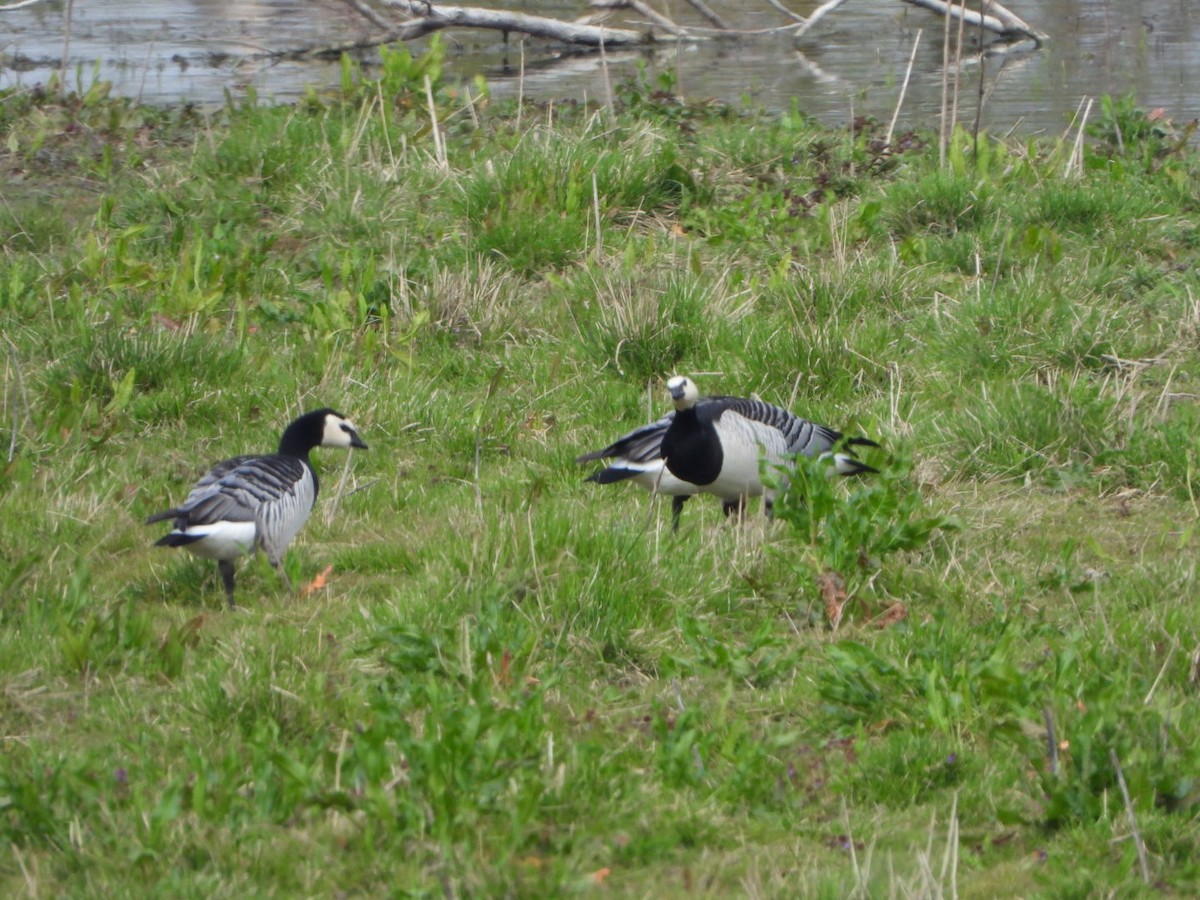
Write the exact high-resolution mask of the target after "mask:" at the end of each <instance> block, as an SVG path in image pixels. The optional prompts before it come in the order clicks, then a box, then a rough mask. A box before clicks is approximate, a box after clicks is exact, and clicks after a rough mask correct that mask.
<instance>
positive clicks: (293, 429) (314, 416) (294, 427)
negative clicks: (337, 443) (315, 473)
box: [279, 409, 329, 462]
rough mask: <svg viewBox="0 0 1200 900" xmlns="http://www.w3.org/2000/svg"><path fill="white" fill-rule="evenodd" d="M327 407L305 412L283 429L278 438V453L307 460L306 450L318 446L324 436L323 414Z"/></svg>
mask: <svg viewBox="0 0 1200 900" xmlns="http://www.w3.org/2000/svg"><path fill="white" fill-rule="evenodd" d="M328 412H329V410H327V409H318V410H314V411H313V412H310V413H305V414H304V415H302V416H301V417H300V418H298V419H296V420H295V421H293V422H292V424H290V425H288V427H287V428H285V429H284V430H283V436H282V437H281V438H280V439H279V455H280V456H294V457H296V458H297V459H302V460H304V461H305V462H308V452H309V451H310V450H312V448H313V447H318V446H320V444H321V441H322V440H324V438H325V416H326V414H327V413H328Z"/></svg>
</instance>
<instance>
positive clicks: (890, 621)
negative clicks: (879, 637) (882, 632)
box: [874, 602, 908, 628]
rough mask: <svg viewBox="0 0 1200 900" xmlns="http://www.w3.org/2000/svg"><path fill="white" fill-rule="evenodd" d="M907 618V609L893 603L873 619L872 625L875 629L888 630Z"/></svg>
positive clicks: (901, 604)
mask: <svg viewBox="0 0 1200 900" xmlns="http://www.w3.org/2000/svg"><path fill="white" fill-rule="evenodd" d="M907 618H908V607H906V606H905V605H904V604H903V603H899V602H897V603H893V604H892V605H891V606H889V607H888V608H887V609H885V610H884V611H883V612H881V613H880V614H879V615H878V616H876V617H875V622H874V625H875V627H876V628H888V627H890V626H892V625H895V624H896V623H897V622H903V621H904V620H905V619H907Z"/></svg>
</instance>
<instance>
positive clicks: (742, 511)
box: [721, 497, 747, 522]
mask: <svg viewBox="0 0 1200 900" xmlns="http://www.w3.org/2000/svg"><path fill="white" fill-rule="evenodd" d="M746 502H747V500H746V498H745V497H738V498H737V499H736V500H726V501H724V502H723V503H722V504H721V510H722V511H723V512H724V513H725V518H727V519H728V518H729V517H730V516H732V515H733V514H734V513H736V514H737V517H738V521H739V522H741V521H743V520H744V519H745V518H746Z"/></svg>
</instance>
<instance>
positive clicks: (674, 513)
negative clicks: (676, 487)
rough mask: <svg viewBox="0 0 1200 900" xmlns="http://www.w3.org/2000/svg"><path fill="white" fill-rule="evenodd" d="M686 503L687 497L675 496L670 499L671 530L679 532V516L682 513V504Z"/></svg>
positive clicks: (683, 495) (682, 495)
mask: <svg viewBox="0 0 1200 900" xmlns="http://www.w3.org/2000/svg"><path fill="white" fill-rule="evenodd" d="M685 502H687V495H685V494H677V495H676V496H675V497H673V498H671V530H672V531H678V530H679V514H680V513H681V512H683V504H684V503H685Z"/></svg>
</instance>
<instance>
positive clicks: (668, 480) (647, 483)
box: [611, 457, 697, 497]
mask: <svg viewBox="0 0 1200 900" xmlns="http://www.w3.org/2000/svg"><path fill="white" fill-rule="evenodd" d="M611 468H614V469H620V470H622V471H625V472H634V473H636V474H635V475H633V476H632V480H633V481H634V482H635V483H636V484H637V485H638V486H640V487H644V488H645V489H646V490H648V491H658V492H659V493H660V494H666V495H667V496H668V497H678V496H684V497H690V496H691V495H692V494H695V493H696V492H697V490H696V486H695V485H694V484H690V483H688V482H686V481H680V480H679V479H678V478H676V477H675V476H674V475H672V474H671V473H670V472H669V471H668V470H667V467H666V465H665V463H664V462H663V460H662V458H661V457H660V458H659V459H656V460H653V461H652V462H648V463H639V462H632V461H631V460H622V461H620V462H619V463H614V464H613V465H612V466H611Z"/></svg>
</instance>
